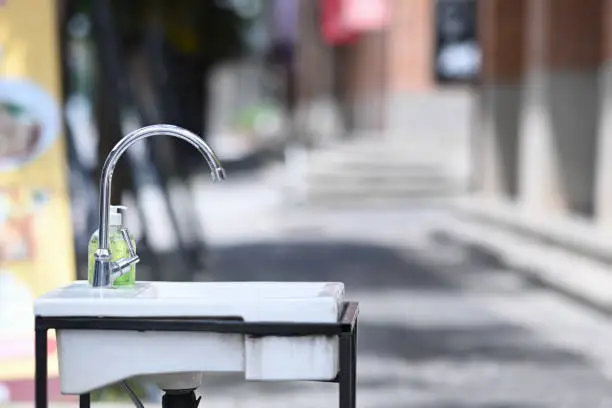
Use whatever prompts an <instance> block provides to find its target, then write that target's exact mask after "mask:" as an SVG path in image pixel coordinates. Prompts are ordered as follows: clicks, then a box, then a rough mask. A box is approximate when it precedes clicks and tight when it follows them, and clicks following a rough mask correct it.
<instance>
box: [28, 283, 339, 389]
mask: <svg viewBox="0 0 612 408" xmlns="http://www.w3.org/2000/svg"><path fill="white" fill-rule="evenodd" d="M343 299H344V285H343V284H342V283H330V282H138V283H137V284H136V285H135V287H133V288H126V289H123V288H122V289H97V288H96V289H94V288H91V287H90V286H89V284H88V283H87V282H86V281H77V282H74V283H72V284H71V285H68V286H65V287H62V288H58V289H55V290H53V291H51V292H49V293H47V294H45V295H43V296H41V297H39V298H38V299H36V301H35V303H34V311H35V314H36V315H37V316H46V317H59V316H63V317H67V316H75V317H77V316H78V317H84V316H92V317H143V318H146V317H153V316H154V317H166V316H168V317H178V316H181V317H190V316H193V317H196V316H200V317H222V316H223V317H228V316H232V317H241V318H242V319H244V320H245V321H247V322H300V323H306V322H309V323H330V322H336V321H337V320H338V317H339V313H340V311H341V303H342V301H343ZM57 342H58V359H59V360H58V361H59V373H60V382H61V389H62V392H63V393H65V394H82V393H86V392H89V391H91V390H94V389H96V388H100V387H103V386H106V385H108V384H111V383H114V382H117V381H120V380H122V379H126V378H131V377H142V376H146V377H151V378H152V379H153V380H154V381H156V382H157V384H158V385H159V386H160V388H162V389H176V388H197V387H199V386H200V385H201V381H202V379H203V376H202V374H203V373H206V372H244V374H245V378H246V379H248V380H329V379H332V378H334V377H335V376H336V374H337V372H338V364H337V361H338V339H337V337H333V336H300V337H276V336H268V337H254V336H244V335H242V334H224V333H199V332H193V333H191V332H190V333H185V332H164V331H145V332H138V331H107V330H100V331H97V330H58V331H57Z"/></svg>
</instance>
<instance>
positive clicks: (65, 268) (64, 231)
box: [0, 0, 75, 394]
mask: <svg viewBox="0 0 612 408" xmlns="http://www.w3.org/2000/svg"><path fill="white" fill-rule="evenodd" d="M57 4H58V3H57V2H56V1H54V0H7V1H3V2H2V3H0V383H1V382H6V381H9V380H12V379H27V378H33V374H34V360H33V332H34V325H33V310H32V302H33V300H34V298H35V297H37V296H38V295H40V294H42V293H44V292H46V291H49V290H51V289H53V288H55V287H57V286H60V285H64V284H66V283H68V282H70V281H72V280H74V278H75V266H74V253H73V251H74V249H73V238H72V231H71V221H70V216H71V215H70V202H69V200H70V195H69V191H68V185H67V184H68V182H67V161H66V157H65V152H64V144H65V140H64V138H63V136H62V115H61V102H60V101H61V86H60V65H59V58H60V55H59V43H58V42H59V37H58V27H57V10H56V7H57ZM24 344H25V345H28V347H27V348H26V347H24ZM54 349H55V347H53V345H50V351H53V350H54ZM53 355H54V353H53ZM49 368H50V370H51V373H50V374H53V372H54V371H55V370H56V369H57V363H56V362H55V361H52V362H50V365H49ZM0 394H2V391H1V390H0Z"/></svg>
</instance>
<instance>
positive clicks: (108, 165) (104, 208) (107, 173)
mask: <svg viewBox="0 0 612 408" xmlns="http://www.w3.org/2000/svg"><path fill="white" fill-rule="evenodd" d="M152 136H173V137H177V138H179V139H183V140H185V141H187V142H189V143H190V144H191V145H192V146H193V147H195V148H196V149H197V150H198V151H199V152H200V153H201V154H202V156H203V157H204V159H205V160H206V163H208V167H210V171H211V176H212V179H213V181H221V180H224V179H225V171H224V170H223V167H222V166H221V162H220V161H219V159H217V156H216V155H215V152H214V151H213V150H212V149H211V148H210V146H208V145H207V144H206V143H205V142H204V141H203V140H202V139H201V138H200V137H198V136H197V135H195V134H194V133H192V132H190V131H188V130H186V129H183V128H180V127H178V126H173V125H152V126H146V127H143V128H140V129H137V130H134V131H133V132H131V133H129V134H128V135H126V136H125V137H124V138H123V139H121V140H120V141H119V142H118V143H117V144H116V145H115V147H113V149H112V150H111V151H110V153H109V154H108V157H107V158H106V161H105V162H104V166H103V167H102V174H101V177H100V223H99V234H100V244H99V247H98V250H97V251H96V253H95V265H94V277H93V286H96V287H108V286H110V285H111V284H112V282H110V280H111V273H112V272H113V265H111V261H110V260H111V254H110V240H109V231H108V224H109V208H110V196H111V183H112V178H113V171H114V170H115V166H116V165H117V162H118V161H119V159H120V158H121V156H122V155H123V153H125V151H126V150H127V149H129V148H130V146H132V145H133V144H134V143H136V142H138V141H139V140H142V139H146V138H149V137H152ZM134 258H135V262H137V261H138V259H137V258H138V257H137V256H136V257H134ZM115 269H116V268H115Z"/></svg>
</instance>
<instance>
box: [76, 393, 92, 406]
mask: <svg viewBox="0 0 612 408" xmlns="http://www.w3.org/2000/svg"><path fill="white" fill-rule="evenodd" d="M90 407H91V394H89V393H87V394H81V395H79V408H90Z"/></svg>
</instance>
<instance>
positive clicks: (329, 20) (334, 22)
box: [320, 0, 358, 45]
mask: <svg viewBox="0 0 612 408" xmlns="http://www.w3.org/2000/svg"><path fill="white" fill-rule="evenodd" d="M320 1H321V2H320V5H321V34H322V35H323V40H324V41H325V42H326V43H327V44H328V45H343V44H349V43H352V42H354V41H355V40H357V37H358V35H357V33H356V32H355V31H352V30H350V29H348V27H346V25H345V24H344V16H343V12H344V6H345V3H344V0H320Z"/></svg>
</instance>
